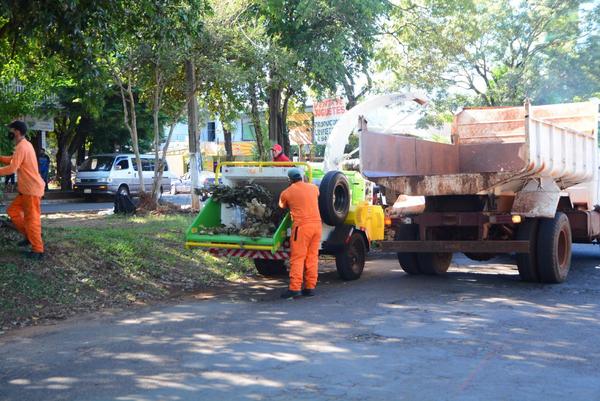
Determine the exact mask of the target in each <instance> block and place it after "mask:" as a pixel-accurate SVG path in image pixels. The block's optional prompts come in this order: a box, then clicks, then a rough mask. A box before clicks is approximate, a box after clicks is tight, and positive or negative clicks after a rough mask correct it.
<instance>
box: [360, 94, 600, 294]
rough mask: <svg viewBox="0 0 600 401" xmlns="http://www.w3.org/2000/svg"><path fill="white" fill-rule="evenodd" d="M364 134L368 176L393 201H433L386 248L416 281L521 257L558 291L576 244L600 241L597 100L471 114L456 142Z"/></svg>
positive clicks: (524, 268)
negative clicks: (455, 262)
mask: <svg viewBox="0 0 600 401" xmlns="http://www.w3.org/2000/svg"><path fill="white" fill-rule="evenodd" d="M359 129H360V159H361V172H362V174H363V175H364V176H365V177H367V178H368V179H369V180H371V181H374V182H376V183H377V184H378V185H379V186H381V187H383V188H385V191H386V193H387V197H388V199H391V198H392V197H393V198H394V199H395V198H396V197H397V196H398V195H401V194H403V195H408V196H423V197H424V199H425V207H424V208H423V210H422V211H421V212H420V213H406V214H403V215H400V216H395V218H394V219H393V229H394V233H395V237H394V239H393V240H388V241H383V242H382V243H381V246H382V248H383V249H384V250H388V251H393V252H397V253H398V260H399V262H400V265H401V267H402V268H403V269H404V270H405V271H406V272H407V273H409V274H440V273H444V272H446V270H447V269H448V267H449V265H450V262H451V258H452V253H453V252H463V253H465V255H467V256H468V257H470V258H472V259H474V260H487V259H491V258H492V257H493V256H494V255H496V254H500V253H515V254H516V261H517V266H518V268H519V273H520V276H521V278H522V279H523V280H526V281H536V282H545V283H557V282H562V281H564V280H565V279H566V277H567V274H568V271H569V268H570V260H571V244H572V243H574V242H576V243H591V242H598V241H599V240H600V212H599V211H600V209H599V208H598V206H597V205H598V198H599V196H598V189H599V185H598V178H599V177H598V103H597V102H582V103H570V104H555V105H543V106H533V105H530V104H529V103H525V105H523V106H518V107H482V108H466V109H464V110H462V111H461V112H460V113H458V114H457V115H456V116H455V119H454V123H453V126H452V135H451V138H452V140H451V143H449V144H448V143H438V142H433V141H426V140H423V139H420V138H417V137H412V136H408V135H394V134H390V133H379V132H372V131H369V127H368V123H367V121H366V120H365V119H364V118H361V119H360V120H359Z"/></svg>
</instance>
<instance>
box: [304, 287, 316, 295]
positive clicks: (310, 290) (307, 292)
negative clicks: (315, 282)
mask: <svg viewBox="0 0 600 401" xmlns="http://www.w3.org/2000/svg"><path fill="white" fill-rule="evenodd" d="M302 295H304V296H305V297H314V296H315V289H314V288H305V289H303V290H302Z"/></svg>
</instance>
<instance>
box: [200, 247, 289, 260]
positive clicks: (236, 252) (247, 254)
mask: <svg viewBox="0 0 600 401" xmlns="http://www.w3.org/2000/svg"><path fill="white" fill-rule="evenodd" d="M208 251H209V252H210V253H211V254H212V255H215V256H219V257H226V256H234V257H240V258H250V259H269V260H286V259H289V258H290V252H289V251H287V250H285V251H277V252H275V253H271V252H269V251H252V250H245V249H217V248H211V249H209V250H208Z"/></svg>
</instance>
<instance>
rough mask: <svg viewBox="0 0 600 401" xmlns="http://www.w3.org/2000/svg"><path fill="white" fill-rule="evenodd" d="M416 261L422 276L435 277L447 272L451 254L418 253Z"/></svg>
mask: <svg viewBox="0 0 600 401" xmlns="http://www.w3.org/2000/svg"><path fill="white" fill-rule="evenodd" d="M417 260H418V261H419V269H420V270H421V273H422V274H427V275H431V276H435V275H439V274H444V273H446V272H447V271H448V268H449V267H450V263H452V254H451V253H442V252H432V253H419V254H418V255H417Z"/></svg>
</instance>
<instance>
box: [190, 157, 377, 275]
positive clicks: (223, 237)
mask: <svg viewBox="0 0 600 401" xmlns="http://www.w3.org/2000/svg"><path fill="white" fill-rule="evenodd" d="M292 167H296V168H299V169H300V170H301V171H302V172H303V175H304V179H305V180H306V181H308V182H313V183H314V184H315V185H317V186H319V192H320V196H319V210H320V213H321V219H322V220H323V236H322V241H321V249H320V253H321V254H323V255H333V256H335V261H336V267H337V271H338V274H339V276H340V277H341V278H342V279H344V280H355V279H357V278H359V277H360V275H361V274H362V271H363V269H364V266H365V258H366V254H367V252H368V251H369V250H370V248H371V241H375V240H381V239H383V238H384V213H383V209H382V208H381V206H377V205H373V203H372V199H373V196H372V195H371V191H372V186H373V184H371V183H369V182H368V181H366V180H365V179H364V178H363V177H362V176H361V175H360V173H358V172H354V171H339V170H332V171H328V172H325V171H323V170H322V169H317V168H312V167H311V165H309V164H308V163H297V162H223V163H221V164H219V165H218V167H217V177H216V181H217V182H218V183H220V184H221V185H226V186H228V187H241V186H247V185H251V184H256V185H260V186H261V187H263V188H265V189H266V190H267V191H268V192H269V193H270V194H271V195H272V197H273V199H279V195H280V194H281V192H282V191H283V190H285V189H286V188H287V187H288V186H289V180H288V176H287V173H288V170H289V169H290V168H292ZM242 220H243V212H240V210H239V209H238V208H236V207H234V206H232V205H228V204H224V203H221V202H219V201H217V200H215V199H213V197H211V198H209V199H208V200H207V201H206V203H205V204H204V207H203V208H202V210H201V211H200V213H199V214H198V216H197V217H196V219H195V220H194V222H193V223H192V225H191V226H190V227H189V228H188V230H187V233H186V243H185V245H186V247H188V248H201V249H204V250H206V251H208V252H210V253H212V254H213V255H215V256H219V257H231V256H235V257H247V258H251V259H253V260H254V264H255V266H256V268H257V270H258V272H259V273H261V274H262V275H265V276H273V275H280V274H283V273H284V272H285V271H286V261H287V260H288V259H289V257H290V242H289V239H290V236H291V227H292V219H291V216H290V215H289V212H288V213H286V214H284V215H283V217H282V218H281V220H280V221H279V223H278V225H277V227H276V230H275V231H274V233H273V234H272V235H268V236H260V237H251V236H244V235H239V233H233V234H231V233H224V234H216V235H215V234H207V233H206V229H210V228H214V227H236V226H239V225H240V224H241V221H242Z"/></svg>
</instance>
